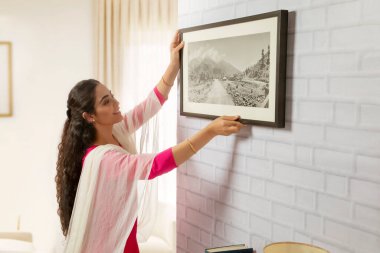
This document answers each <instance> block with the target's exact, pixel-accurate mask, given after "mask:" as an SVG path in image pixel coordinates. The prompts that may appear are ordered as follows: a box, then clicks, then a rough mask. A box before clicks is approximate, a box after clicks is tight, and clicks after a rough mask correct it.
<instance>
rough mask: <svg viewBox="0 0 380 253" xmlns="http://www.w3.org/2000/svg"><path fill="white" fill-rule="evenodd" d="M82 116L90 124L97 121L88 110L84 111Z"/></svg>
mask: <svg viewBox="0 0 380 253" xmlns="http://www.w3.org/2000/svg"><path fill="white" fill-rule="evenodd" d="M82 117H83V119H85V120H86V121H87V122H88V123H89V124H91V123H95V119H94V117H92V116H91V115H90V114H88V113H87V112H84V113H82Z"/></svg>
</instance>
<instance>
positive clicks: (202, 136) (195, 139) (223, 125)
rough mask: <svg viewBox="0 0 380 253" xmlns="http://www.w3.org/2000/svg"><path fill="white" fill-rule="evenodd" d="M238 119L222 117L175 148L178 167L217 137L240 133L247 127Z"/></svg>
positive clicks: (174, 153)
mask: <svg viewBox="0 0 380 253" xmlns="http://www.w3.org/2000/svg"><path fill="white" fill-rule="evenodd" d="M238 119H239V116H221V117H219V118H216V119H215V120H213V121H212V122H211V123H210V124H209V125H207V126H206V127H205V128H203V129H201V130H199V131H198V132H197V133H196V134H194V135H193V136H191V137H190V138H188V139H187V140H185V141H183V142H181V143H179V144H177V145H176V146H174V147H173V148H172V150H173V156H174V160H175V162H176V164H177V166H179V165H180V164H182V163H183V162H185V161H186V160H188V159H189V158H190V157H191V156H193V155H194V154H195V153H196V152H198V150H200V149H201V148H203V147H204V146H205V145H206V144H207V143H208V142H209V141H211V140H212V139H213V138H214V137H215V136H217V135H224V136H228V135H230V134H233V133H237V132H239V131H240V129H241V128H242V127H244V126H245V125H243V124H242V123H240V122H238V121H237V120H238Z"/></svg>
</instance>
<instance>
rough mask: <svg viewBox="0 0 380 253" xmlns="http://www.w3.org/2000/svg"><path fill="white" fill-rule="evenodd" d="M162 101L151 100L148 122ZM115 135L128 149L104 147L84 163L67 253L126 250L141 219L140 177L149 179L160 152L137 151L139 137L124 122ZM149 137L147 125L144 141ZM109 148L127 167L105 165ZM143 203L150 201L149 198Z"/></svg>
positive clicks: (91, 154) (67, 239)
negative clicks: (135, 138)
mask: <svg viewBox="0 0 380 253" xmlns="http://www.w3.org/2000/svg"><path fill="white" fill-rule="evenodd" d="M157 102H158V101H157V100H153V101H150V103H149V100H148V103H146V104H145V107H144V111H145V112H146V111H148V112H149V113H147V114H145V113H144V114H145V115H144V116H147V117H144V118H145V119H144V120H143V122H146V121H147V120H148V119H149V118H151V117H152V115H153V114H155V113H156V112H157V111H158V110H159V108H160V106H158V105H157ZM147 105H148V106H147ZM113 135H114V136H115V137H116V139H117V140H118V141H119V142H120V144H121V145H122V147H123V148H121V147H119V146H116V145H112V144H108V145H101V146H98V147H96V148H95V149H93V150H92V151H91V152H90V153H89V154H88V155H87V157H86V159H85V161H84V164H83V169H82V173H81V177H80V180H79V184H78V188H77V193H76V197H75V202H74V207H73V211H72V216H71V220H70V225H69V230H68V235H67V237H66V242H65V250H64V252H65V253H96V252H104V253H119V252H120V253H121V252H123V250H124V247H125V244H126V241H127V239H128V236H129V234H130V232H131V230H132V228H133V226H134V223H135V222H136V219H137V216H138V205H139V202H141V201H139V197H138V181H139V180H140V182H141V180H144V181H145V182H147V181H146V180H147V179H148V177H149V174H150V170H151V167H152V163H153V160H154V157H155V154H140V155H137V154H136V153H137V152H136V146H135V141H134V135H131V134H129V133H128V131H127V128H126V126H125V124H124V122H123V121H122V122H120V123H118V124H115V125H114V127H113ZM145 135H146V133H144V129H143V139H144V138H146V136H145ZM107 152H113V154H116V156H115V157H117V158H119V160H123V162H124V163H123V164H124V165H125V166H122V167H118V166H109V167H107V168H103V167H102V166H101V164H102V160H103V157H104V155H105V154H106V153H107ZM124 160H125V161H124ZM148 188H149V187H148ZM142 204H143V205H145V203H144V201H142ZM149 229H151V228H149V227H148V230H149ZM139 230H140V228H139ZM141 232H142V234H144V231H139V233H141ZM145 234H148V233H146V232H145Z"/></svg>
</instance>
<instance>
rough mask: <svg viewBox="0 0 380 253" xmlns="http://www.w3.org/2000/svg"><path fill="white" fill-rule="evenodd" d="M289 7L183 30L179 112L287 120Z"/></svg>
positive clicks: (259, 121)
mask: <svg viewBox="0 0 380 253" xmlns="http://www.w3.org/2000/svg"><path fill="white" fill-rule="evenodd" d="M287 29H288V11H286V10H280V11H275V12H270V13H264V14H260V15H255V16H250V17H244V18H239V19H233V20H228V21H222V22H218V23H213V24H207V25H201V26H196V27H190V28H184V29H181V30H180V36H181V39H182V40H183V41H184V42H185V47H184V48H183V49H182V50H181V54H180V57H181V72H180V78H179V82H180V86H181V97H180V110H181V112H180V114H181V115H183V116H193V117H201V118H209V119H215V118H217V117H218V116H221V115H240V118H241V121H242V122H243V123H245V124H254V125H265V126H272V127H284V126H285V85H286V50H287Z"/></svg>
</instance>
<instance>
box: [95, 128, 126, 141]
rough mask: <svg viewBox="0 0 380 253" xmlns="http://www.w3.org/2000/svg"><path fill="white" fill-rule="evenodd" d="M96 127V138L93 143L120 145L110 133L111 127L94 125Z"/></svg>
mask: <svg viewBox="0 0 380 253" xmlns="http://www.w3.org/2000/svg"><path fill="white" fill-rule="evenodd" d="M95 128H96V139H95V142H94V145H106V144H114V145H120V144H119V142H118V141H117V140H116V138H115V137H114V136H113V135H112V126H111V127H99V126H98V127H95Z"/></svg>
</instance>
